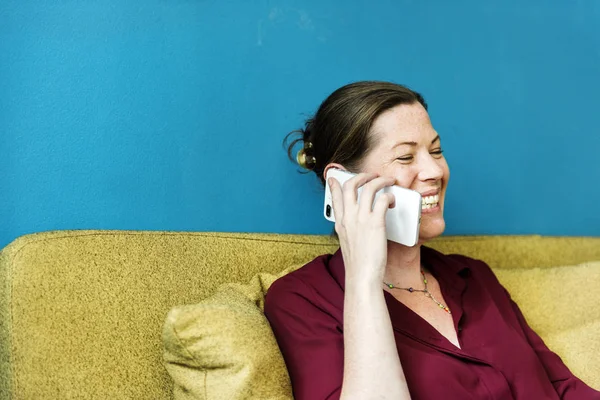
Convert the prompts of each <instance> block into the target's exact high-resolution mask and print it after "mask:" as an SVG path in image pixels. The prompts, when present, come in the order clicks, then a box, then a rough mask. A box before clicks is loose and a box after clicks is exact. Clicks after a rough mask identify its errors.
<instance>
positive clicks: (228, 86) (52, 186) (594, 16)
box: [0, 0, 600, 247]
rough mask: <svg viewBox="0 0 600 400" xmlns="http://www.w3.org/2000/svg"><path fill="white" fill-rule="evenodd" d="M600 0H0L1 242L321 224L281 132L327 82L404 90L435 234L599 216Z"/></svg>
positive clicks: (315, 198) (547, 227)
mask: <svg viewBox="0 0 600 400" xmlns="http://www.w3.org/2000/svg"><path fill="white" fill-rule="evenodd" d="M599 21H600V2H598V1H596V0H580V1H536V0H528V1H526V2H523V1H518V0H505V1H502V2H500V1H497V2H491V1H475V0H469V1H457V2H448V1H442V0H430V1H419V2H416V1H414V2H413V1H391V0H390V1H345V2H341V1H337V2H335V1H326V0H307V1H285V0H273V1H249V0H245V1H241V0H236V1H219V2H217V1H209V0H207V1H192V0H187V1H183V0H181V1H177V0H173V1H166V0H165V1H157V0H144V1H140V0H131V1H116V0H104V1H99V0H98V1H85V2H82V1H6V0H4V1H1V2H0V190H1V191H0V247H2V246H4V245H6V244H8V243H9V242H10V241H11V240H13V239H14V238H16V237H17V236H20V235H22V234H26V233H30V232H37V231H44V230H54V229H152V230H184V231H185V230H193V231H205V230H206V231H252V232H286V233H287V232H290V233H329V232H330V231H331V225H330V224H329V223H328V222H327V221H325V220H324V219H323V218H322V216H321V212H322V211H321V207H322V191H321V188H320V186H319V184H318V182H317V180H316V178H315V177H314V176H311V175H302V174H299V173H297V168H296V167H295V166H294V165H293V164H292V163H290V162H289V161H288V160H287V158H286V155H285V152H284V150H283V149H282V146H281V141H282V139H283V137H284V135H285V134H286V133H287V132H288V131H291V130H293V129H295V128H297V127H299V126H300V125H301V123H302V121H303V119H304V118H305V117H306V116H308V115H310V114H311V113H312V112H314V111H315V109H316V108H317V106H318V105H319V104H320V102H321V101H322V100H323V99H324V98H325V97H326V96H327V95H328V94H329V93H330V92H331V91H333V90H334V89H336V88H337V87H339V86H341V85H343V84H346V83H349V82H351V81H356V80H363V79H378V80H392V81H395V82H398V83H404V84H407V85H409V86H411V87H412V88H414V89H416V90H418V91H420V92H422V93H423V94H424V95H425V97H426V99H427V101H428V102H429V104H430V111H431V116H432V120H433V123H434V126H435V127H436V129H437V130H438V131H439V132H440V134H441V135H442V140H443V144H444V147H445V152H446V156H447V159H448V161H449V164H450V168H451V172H452V178H451V180H450V186H449V190H448V198H447V205H446V218H447V231H446V233H448V234H529V233H537V234H546V235H593V236H598V235H599V234H600V213H599V212H598V208H597V199H598V197H599V195H600V184H599V183H598V182H599V180H600V179H599V178H600V167H599V165H598V164H599V156H598V153H599V148H600V135H599V134H598V126H599V123H600V113H599V112H598V108H599V100H598V93H600V23H599Z"/></svg>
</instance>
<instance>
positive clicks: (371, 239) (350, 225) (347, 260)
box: [328, 173, 395, 287]
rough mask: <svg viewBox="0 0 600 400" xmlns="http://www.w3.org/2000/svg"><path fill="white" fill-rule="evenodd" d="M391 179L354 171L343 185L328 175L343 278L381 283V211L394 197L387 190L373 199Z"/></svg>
mask: <svg viewBox="0 0 600 400" xmlns="http://www.w3.org/2000/svg"><path fill="white" fill-rule="evenodd" d="M394 182H395V180H394V178H389V177H379V176H378V175H377V174H375V173H361V174H358V175H356V176H354V177H353V178H351V179H349V180H348V181H346V182H345V183H344V185H343V187H342V186H341V185H340V183H339V182H338V181H337V180H336V179H335V178H329V179H328V184H329V187H330V190H331V198H332V202H333V212H334V215H335V231H336V232H337V234H338V237H339V239H340V247H341V249H342V255H343V257H344V265H345V268H346V282H355V283H358V282H363V283H367V284H376V285H377V286H378V287H379V286H380V285H381V282H382V280H383V275H384V272H385V266H386V263H387V237H386V233H385V214H386V212H387V210H388V208H391V207H393V206H394V201H395V198H394V195H393V194H391V193H382V194H381V195H379V196H378V197H377V200H376V201H375V203H374V204H373V201H374V199H375V194H376V193H377V192H378V191H379V190H380V189H383V188H384V187H386V186H391V185H393V184H394ZM360 187H362V192H361V195H360V203H359V202H358V200H357V197H358V189H359V188H360Z"/></svg>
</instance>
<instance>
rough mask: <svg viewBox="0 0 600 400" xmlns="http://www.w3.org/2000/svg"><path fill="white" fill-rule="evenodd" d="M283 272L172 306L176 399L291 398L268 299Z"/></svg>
mask: <svg viewBox="0 0 600 400" xmlns="http://www.w3.org/2000/svg"><path fill="white" fill-rule="evenodd" d="M298 267H299V266H293V267H290V268H288V269H286V270H284V271H282V272H281V273H280V274H277V275H272V274H267V273H263V274H258V275H255V276H254V277H253V278H252V279H251V281H250V282H249V283H248V284H246V285H243V284H236V283H231V284H225V285H222V286H221V287H219V288H218V289H217V291H216V292H215V293H214V294H213V295H212V296H210V297H209V298H207V299H205V300H203V301H201V302H200V303H198V304H194V305H186V306H179V307H175V308H173V309H172V310H171V311H170V312H169V314H168V316H167V320H166V323H165V326H164V330H163V342H164V348H165V351H164V360H165V366H166V369H167V371H168V372H169V374H170V375H171V377H172V378H173V381H174V389H173V393H174V398H175V400H183V399H228V400H235V399H249V398H256V399H267V400H269V399H273V400H275V399H277V400H279V399H281V400H283V399H293V396H292V388H291V384H290V379H289V376H288V373H287V369H286V367H285V362H284V361H283V357H282V355H281V352H280V351H279V347H278V346H277V342H276V340H275V337H274V336H273V333H272V331H271V328H270V326H269V322H268V321H267V319H266V318H265V316H264V314H263V312H262V311H263V309H264V297H265V294H266V291H267V289H268V288H269V286H270V285H271V284H272V283H273V282H274V281H275V280H276V279H277V278H278V277H279V276H282V275H284V274H287V273H288V272H290V271H292V270H295V269H296V268H298Z"/></svg>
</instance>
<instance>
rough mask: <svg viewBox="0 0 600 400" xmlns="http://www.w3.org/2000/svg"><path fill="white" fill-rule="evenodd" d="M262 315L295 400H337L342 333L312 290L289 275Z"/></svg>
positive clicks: (268, 298) (277, 284) (271, 295)
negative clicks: (279, 355) (265, 318)
mask: <svg viewBox="0 0 600 400" xmlns="http://www.w3.org/2000/svg"><path fill="white" fill-rule="evenodd" d="M265 315H266V317H267V319H268V320H269V323H270V324H271V328H272V329H273V333H274V334H275V338H276V339H277V343H278V344H279V348H280V349H281V353H282V354H283V358H284V360H285V363H286V366H287V369H288V372H289V374H290V379H291V382H292V388H293V391H294V399H296V400H321V399H339V397H340V393H341V387H342V378H343V366H344V344H343V336H342V329H341V327H340V326H339V325H340V324H339V323H338V322H337V321H336V319H335V318H334V317H333V316H332V315H330V314H329V313H328V312H327V311H326V310H325V309H324V308H322V307H321V306H320V305H319V304H318V298H317V296H316V293H314V290H313V289H312V288H310V287H309V286H308V285H306V284H305V283H304V282H302V280H300V279H298V278H296V277H294V276H292V275H288V276H286V277H285V278H284V279H280V280H278V281H276V282H275V283H273V285H272V286H271V287H270V288H269V291H268V292H267V296H266V299H265Z"/></svg>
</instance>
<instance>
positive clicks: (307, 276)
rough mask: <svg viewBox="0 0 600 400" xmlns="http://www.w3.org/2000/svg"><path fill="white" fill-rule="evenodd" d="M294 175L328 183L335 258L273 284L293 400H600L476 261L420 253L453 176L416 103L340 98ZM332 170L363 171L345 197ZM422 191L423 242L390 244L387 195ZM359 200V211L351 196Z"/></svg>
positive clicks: (271, 309) (275, 322) (383, 86)
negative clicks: (393, 190) (393, 189)
mask: <svg viewBox="0 0 600 400" xmlns="http://www.w3.org/2000/svg"><path fill="white" fill-rule="evenodd" d="M299 133H300V135H301V137H300V138H299V139H297V140H296V141H294V142H293V143H291V145H290V147H289V151H290V152H291V149H292V147H293V146H294V145H295V144H296V143H297V142H299V141H300V142H302V143H303V145H304V146H303V149H302V150H301V151H300V153H299V154H298V161H299V163H300V164H301V165H302V166H303V167H305V168H307V169H309V170H312V171H313V172H315V174H316V175H317V176H318V177H319V179H320V180H321V182H322V183H323V184H324V185H325V184H328V185H330V188H331V191H332V199H333V208H334V213H335V216H336V224H335V231H336V232H337V235H338V237H339V240H340V250H338V251H337V252H336V253H335V254H334V255H323V256H321V257H318V258H316V259H315V260H313V261H311V262H310V263H308V264H307V265H305V266H304V267H302V268H300V269H299V270H297V271H295V272H292V273H291V274H289V275H286V276H284V277H283V278H281V279H279V280H278V281H276V282H275V283H274V284H273V285H272V286H271V288H270V290H269V292H268V294H267V296H266V302H265V314H266V316H267V318H268V319H269V322H270V323H271V326H272V328H273V331H274V333H275V337H276V338H277V341H278V343H279V346H280V348H281V351H282V354H283V356H284V359H285V361H286V364H287V367H288V370H289V373H290V377H291V380H292V386H293V389H294V396H295V398H296V399H297V400H304V399H306V400H319V399H338V398H343V399H388V398H389V399H409V398H411V399H413V400H414V399H444V400H452V399H460V400H465V399H527V400H531V399H535V400H538V399H539V400H541V399H573V400H574V399H577V400H582V399H600V392H597V391H595V390H593V389H591V388H590V387H588V386H587V385H585V384H584V383H583V382H582V381H581V380H579V379H578V378H576V377H575V376H573V374H572V373H571V372H570V371H569V370H568V368H567V367H566V366H565V365H564V364H563V362H562V361H561V360H560V358H559V357H558V356H557V355H556V354H554V353H552V352H551V351H550V350H549V349H548V348H547V347H546V346H545V345H544V343H543V342H542V340H541V339H540V338H539V337H538V336H537V335H536V334H535V332H533V331H532V330H531V328H529V326H528V325H527V323H526V321H525V319H524V318H523V315H522V314H521V312H520V311H519V308H518V307H517V305H516V304H515V303H514V302H513V301H512V300H511V298H510V295H509V294H508V292H506V290H505V289H504V288H503V287H502V285H501V284H500V283H499V282H498V280H497V279H496V277H495V276H494V274H493V273H492V271H491V270H490V268H489V267H488V266H487V265H486V264H485V263H483V262H481V261H477V260H473V259H470V258H468V257H463V256H458V255H448V256H447V255H443V254H441V253H438V252H437V251H434V250H433V249H430V248H427V247H425V246H423V243H425V242H427V240H429V239H432V238H434V237H436V236H439V235H441V234H442V232H443V231H444V228H445V222H444V217H443V211H444V200H445V194H446V188H447V185H448V179H449V176H450V174H449V169H448V164H447V163H446V160H445V159H444V156H443V154H442V147H441V140H440V136H439V135H438V133H437V132H436V131H435V129H434V128H433V127H432V125H431V121H430V120H429V115H428V113H427V104H426V103H425V100H424V99H423V97H422V96H421V95H420V94H418V93H416V92H414V91H411V90H410V89H408V88H406V87H403V86H400V85H397V84H393V83H387V82H358V83H354V84H350V85H347V86H344V87H342V88H340V89H338V90H336V91H335V92H334V93H333V94H331V96H329V97H328V98H327V99H326V100H325V101H324V102H323V104H321V106H320V107H319V109H318V111H317V113H316V114H315V116H314V118H312V119H309V120H308V121H307V123H306V126H305V128H304V129H303V130H301V131H299ZM331 168H339V169H345V170H349V171H351V172H355V173H358V175H357V176H356V177H354V178H353V179H351V180H350V181H348V182H347V183H346V184H344V186H343V187H342V186H341V185H340V184H339V183H338V182H337V181H336V180H335V179H330V180H329V181H327V182H326V181H325V177H326V175H327V171H328V170H329V169H331ZM394 184H396V185H399V186H403V187H406V188H409V189H413V190H416V191H418V192H420V193H421V194H422V196H423V209H422V217H421V228H420V234H419V243H418V244H417V245H416V246H414V247H405V246H402V245H400V244H398V243H395V242H391V241H387V240H386V234H385V213H386V211H387V209H388V208H389V207H393V205H394V199H393V196H389V195H382V196H379V197H378V198H377V201H375V202H374V203H373V201H374V195H375V193H376V192H377V191H378V190H380V189H382V188H384V187H386V186H390V185H394ZM359 187H362V188H363V191H362V194H361V202H360V204H358V203H357V189H358V188H359Z"/></svg>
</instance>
